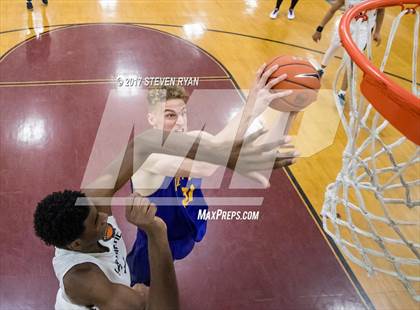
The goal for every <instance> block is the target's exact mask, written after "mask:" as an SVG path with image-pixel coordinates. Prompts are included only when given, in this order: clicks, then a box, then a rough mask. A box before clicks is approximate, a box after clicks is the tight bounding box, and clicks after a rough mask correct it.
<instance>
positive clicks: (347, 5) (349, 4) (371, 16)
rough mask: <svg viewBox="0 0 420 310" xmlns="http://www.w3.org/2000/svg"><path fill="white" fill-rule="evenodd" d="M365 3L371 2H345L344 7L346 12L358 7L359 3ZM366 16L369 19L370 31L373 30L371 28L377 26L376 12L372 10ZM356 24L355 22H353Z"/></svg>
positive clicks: (363, 0)
mask: <svg viewBox="0 0 420 310" xmlns="http://www.w3.org/2000/svg"><path fill="white" fill-rule="evenodd" d="M365 1H369V0H345V2H344V6H345V8H346V11H347V10H348V9H350V8H352V7H354V6H355V5H358V4H359V3H362V2H365ZM366 16H367V18H368V20H367V22H368V23H367V24H368V26H369V31H370V30H371V28H372V27H373V26H374V25H375V22H376V10H370V11H368V12H367V13H366ZM353 23H354V22H353Z"/></svg>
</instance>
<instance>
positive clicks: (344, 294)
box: [0, 24, 365, 310]
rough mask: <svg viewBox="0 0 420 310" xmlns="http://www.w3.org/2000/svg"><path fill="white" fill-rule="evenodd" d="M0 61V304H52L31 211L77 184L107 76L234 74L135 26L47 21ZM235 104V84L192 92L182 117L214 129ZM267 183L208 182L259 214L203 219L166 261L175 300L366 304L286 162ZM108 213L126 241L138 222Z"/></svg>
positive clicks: (47, 263) (44, 252) (211, 84)
mask: <svg viewBox="0 0 420 310" xmlns="http://www.w3.org/2000/svg"><path fill="white" fill-rule="evenodd" d="M0 72H1V74H0V82H7V83H10V85H8V87H5V86H4V84H3V87H0V206H1V213H2V215H1V218H0V233H1V236H2V238H1V239H2V241H1V243H0V251H1V261H0V279H1V280H0V304H1V308H2V309H51V308H52V307H53V305H54V301H55V295H56V292H57V288H58V282H57V280H56V278H55V276H54V273H53V269H52V264H51V259H52V257H53V249H52V248H48V247H46V246H45V245H44V244H43V243H42V242H41V241H40V240H38V239H37V237H36V236H35V234H34V232H33V224H32V220H33V211H34V209H35V206H36V203H37V202H38V201H39V200H40V199H41V198H42V197H44V196H45V195H46V194H48V193H50V192H52V191H57V190H62V189H64V188H71V189H78V188H79V187H80V184H81V181H82V178H83V175H84V172H85V168H86V165H87V163H88V159H89V156H90V153H91V150H92V147H93V144H94V141H95V137H96V134H97V130H98V127H99V124H100V121H101V118H102V114H103V111H104V109H105V105H106V102H107V98H108V95H109V92H110V91H111V90H113V89H115V88H116V87H117V86H116V84H115V83H112V82H111V79H113V78H115V77H116V76H117V75H118V74H120V73H130V74H133V73H135V74H137V75H138V76H197V77H203V78H204V77H207V78H208V79H207V80H206V81H204V80H203V82H200V85H199V88H202V89H216V88H221V89H226V90H229V89H232V90H234V89H235V84H234V82H233V80H232V79H231V78H230V76H229V74H228V73H227V72H226V71H225V70H224V69H223V67H222V66H221V65H220V64H219V63H217V61H216V60H215V59H213V58H212V57H211V56H209V55H208V54H207V53H205V52H203V51H202V50H200V49H199V48H197V47H195V46H194V45H192V44H190V43H188V42H186V41H183V40H181V39H179V38H176V37H174V36H171V35H168V34H165V33H162V32H159V31H155V30H151V29H148V28H143V27H138V26H133V25H102V24H101V25H86V26H75V27H68V28H63V29H59V30H56V31H52V32H47V33H45V34H43V35H41V36H40V37H39V39H32V40H29V41H27V42H25V43H23V44H21V45H20V46H18V47H17V48H16V49H14V50H13V51H11V52H10V53H9V54H7V55H6V56H5V57H4V58H3V59H2V60H1V62H0ZM250 74H252V73H250ZM209 77H217V79H214V80H211V79H210V78H209ZM22 82H28V83H30V84H26V83H22ZM240 105H241V98H240V95H239V93H236V95H235V96H234V97H232V98H230V100H229V102H228V103H226V102H201V103H197V104H195V103H193V104H192V105H191V107H190V108H189V109H190V111H189V118H190V124H191V126H192V128H193V129H197V128H194V126H198V125H197V124H199V123H200V121H199V118H200V117H202V116H203V115H205V116H206V118H207V119H212V122H210V123H208V124H207V128H208V129H209V130H210V131H215V132H216V131H217V130H220V129H221V128H222V126H224V125H225V124H226V122H227V121H228V119H229V115H231V113H232V112H234V111H236V110H238V108H239V107H240ZM209 116H210V117H209ZM200 124H201V123H200ZM144 128H147V126H146V124H144ZM227 177H230V174H228V175H227ZM313 177H314V178H315V177H316V176H313ZM227 184H228V183H227ZM271 185H272V186H271V188H270V189H268V190H252V191H249V190H248V191H244V190H242V191H241V190H235V191H232V190H229V189H227V188H223V189H220V190H215V189H213V190H206V194H207V195H209V196H213V197H214V196H219V197H220V196H238V195H248V196H249V195H252V196H263V197H264V203H263V205H262V206H260V207H240V206H238V207H220V208H223V209H224V210H247V211H249V210H251V211H253V210H259V211H260V219H259V220H258V221H210V222H209V223H208V231H207V234H206V236H205V238H204V240H203V241H202V242H201V243H199V244H197V246H196V247H195V249H194V250H193V252H192V253H191V254H190V255H189V256H188V257H187V258H186V259H184V260H182V261H178V262H176V263H175V266H176V270H177V277H178V283H179V287H180V296H181V301H182V309H186V310H196V309H200V310H204V309H209V310H214V309H223V310H229V309H235V310H236V309H241V310H247V309H253V310H255V309H273V310H278V309H322V310H323V309H330V308H331V309H332V308H341V307H343V308H345V309H349V308H351V309H359V308H365V306H364V304H363V302H362V300H361V298H360V297H359V295H358V294H357V292H356V290H355V288H354V287H353V285H352V284H351V282H350V280H349V279H348V277H347V276H346V274H345V273H344V271H343V269H342V267H341V266H340V264H339V262H338V261H337V259H336V258H335V256H334V254H333V252H332V251H331V249H330V247H329V245H328V243H327V241H326V240H325V238H324V237H323V235H322V233H321V232H320V231H319V229H318V228H317V226H316V223H315V222H314V220H313V219H312V217H311V216H310V214H309V212H308V210H307V208H306V207H305V205H304V203H303V202H302V200H301V199H300V197H299V196H298V194H297V192H296V190H295V189H294V187H293V186H292V184H291V182H290V181H289V179H288V178H287V176H286V174H285V173H284V171H283V170H280V171H276V172H275V173H273V175H272V178H271ZM128 191H129V187H128V186H126V187H125V188H124V190H123V191H122V192H123V193H127V192H128ZM233 193H234V194H233ZM321 194H322V193H320V195H321ZM217 208H219V207H217V206H210V210H215V209H217ZM115 214H116V217H117V218H118V220H119V224H120V226H121V228H122V229H123V231H124V232H125V240H126V245H127V248H128V250H129V249H130V247H131V245H132V242H133V239H134V237H135V228H134V227H130V226H129V225H128V224H126V223H125V221H124V218H123V216H122V210H121V209H119V210H116V211H115Z"/></svg>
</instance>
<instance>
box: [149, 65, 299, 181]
mask: <svg viewBox="0 0 420 310" xmlns="http://www.w3.org/2000/svg"><path fill="white" fill-rule="evenodd" d="M277 68H278V66H273V67H272V68H270V69H269V70H267V71H265V72H264V70H265V69H266V65H265V64H264V65H263V66H261V67H260V68H259V70H258V71H257V74H256V77H255V81H254V84H253V86H252V89H251V91H250V93H249V95H248V98H247V101H246V103H245V105H244V107H243V109H242V111H241V112H239V113H237V114H236V115H235V117H234V118H233V119H232V120H231V121H230V122H229V123H228V124H227V125H226V126H225V127H224V128H223V129H222V130H221V131H220V132H219V133H218V134H216V135H214V136H213V135H211V134H210V133H207V132H204V131H193V132H189V133H187V134H188V135H189V136H191V137H194V138H198V137H199V136H200V137H201V138H202V139H204V140H207V141H211V142H213V143H215V144H223V143H228V144H229V141H234V140H240V139H242V138H243V136H244V135H245V132H246V131H247V129H248V128H249V126H250V125H251V124H252V122H253V121H254V120H255V119H256V118H257V117H258V116H260V115H261V113H262V112H264V111H265V110H266V109H267V107H268V106H269V104H270V103H271V102H272V101H273V100H275V99H278V98H281V97H285V96H287V95H289V94H290V93H291V91H283V92H275V93H272V92H271V89H272V87H273V86H274V85H276V84H277V83H280V82H281V81H282V80H284V79H286V77H287V76H286V75H282V76H280V77H278V78H275V79H272V80H271V81H269V82H267V81H268V79H269V77H270V76H271V74H272V73H273V72H274V71H276V70H277ZM217 167H218V166H217V165H214V164H210V163H207V162H203V161H198V160H192V159H189V158H185V157H176V156H168V155H166V154H152V155H150V156H149V157H148V159H147V160H146V161H145V163H144V165H143V166H142V167H141V169H142V170H144V171H147V172H149V173H153V174H159V175H166V176H181V177H206V176H210V175H212V174H213V173H214V172H215V171H216V169H217Z"/></svg>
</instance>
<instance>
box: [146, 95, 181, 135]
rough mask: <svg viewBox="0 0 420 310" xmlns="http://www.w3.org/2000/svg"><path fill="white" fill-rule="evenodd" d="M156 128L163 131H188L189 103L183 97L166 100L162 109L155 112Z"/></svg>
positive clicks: (153, 124) (154, 123)
mask: <svg viewBox="0 0 420 310" xmlns="http://www.w3.org/2000/svg"><path fill="white" fill-rule="evenodd" d="M151 124H152V126H153V127H154V128H157V129H161V130H163V131H175V132H185V131H187V105H186V104H185V102H184V100H182V99H170V100H168V101H166V103H165V104H164V106H162V110H161V111H159V112H155V113H154V122H152V123H151Z"/></svg>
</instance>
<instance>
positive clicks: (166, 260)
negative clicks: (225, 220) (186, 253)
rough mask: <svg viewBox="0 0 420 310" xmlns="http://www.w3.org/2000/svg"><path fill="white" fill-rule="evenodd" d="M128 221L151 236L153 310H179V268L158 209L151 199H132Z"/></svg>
mask: <svg viewBox="0 0 420 310" xmlns="http://www.w3.org/2000/svg"><path fill="white" fill-rule="evenodd" d="M131 199H132V200H131V201H130V202H129V203H128V204H127V207H126V217H127V220H128V221H129V222H130V223H132V224H134V225H136V226H137V227H139V228H140V229H142V230H143V231H144V232H145V233H146V234H147V239H148V241H149V242H148V247H149V262H150V279H151V280H150V290H149V298H148V301H147V309H149V310H161V309H167V310H178V309H179V296H178V286H177V283H176V276H175V268H174V263H173V260H172V254H171V250H170V248H169V243H168V234H167V230H166V224H165V222H164V221H163V220H162V219H161V218H159V217H157V216H155V214H156V211H157V208H156V206H155V205H154V204H151V203H150V202H149V200H148V199H147V198H143V197H140V196H139V195H137V194H134V195H132V198H131Z"/></svg>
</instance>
